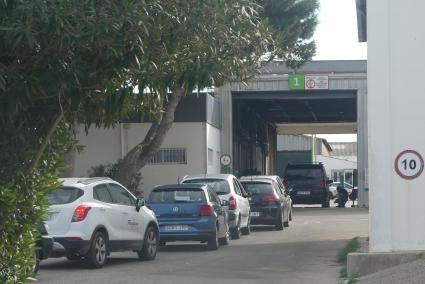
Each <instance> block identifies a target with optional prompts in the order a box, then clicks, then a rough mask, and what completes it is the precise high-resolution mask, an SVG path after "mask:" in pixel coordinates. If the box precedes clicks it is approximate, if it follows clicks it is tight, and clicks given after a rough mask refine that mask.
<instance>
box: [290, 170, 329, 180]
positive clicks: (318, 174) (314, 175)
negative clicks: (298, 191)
mask: <svg viewBox="0 0 425 284" xmlns="http://www.w3.org/2000/svg"><path fill="white" fill-rule="evenodd" d="M285 179H286V180H317V179H323V173H322V171H321V169H318V168H316V169H287V170H286V172H285Z"/></svg>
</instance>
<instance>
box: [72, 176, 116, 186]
mask: <svg viewBox="0 0 425 284" xmlns="http://www.w3.org/2000/svg"><path fill="white" fill-rule="evenodd" d="M105 179H106V180H112V179H111V178H110V177H91V178H83V179H80V180H79V181H77V182H78V183H82V184H84V185H89V184H91V183H94V182H97V181H101V180H105Z"/></svg>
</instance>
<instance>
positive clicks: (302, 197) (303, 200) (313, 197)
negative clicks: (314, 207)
mask: <svg viewBox="0 0 425 284" xmlns="http://www.w3.org/2000/svg"><path fill="white" fill-rule="evenodd" d="M325 198H326V195H325V194H324V193H323V191H319V192H314V191H311V192H310V194H299V193H297V192H291V199H292V203H293V204H321V203H322V202H323V201H324V200H325Z"/></svg>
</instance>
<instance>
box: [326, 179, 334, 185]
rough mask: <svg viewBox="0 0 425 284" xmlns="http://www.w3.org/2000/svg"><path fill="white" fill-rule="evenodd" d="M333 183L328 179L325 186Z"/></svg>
mask: <svg viewBox="0 0 425 284" xmlns="http://www.w3.org/2000/svg"><path fill="white" fill-rule="evenodd" d="M333 182H334V181H333V180H331V179H328V180H327V181H326V184H331V183H333Z"/></svg>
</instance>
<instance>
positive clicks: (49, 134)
mask: <svg viewBox="0 0 425 284" xmlns="http://www.w3.org/2000/svg"><path fill="white" fill-rule="evenodd" d="M62 92H63V86H61V87H60V90H59V93H58V97H59V98H58V100H59V107H60V113H59V114H58V116H57V117H56V119H55V120H54V121H53V123H52V125H51V126H50V129H49V131H48V132H47V135H46V137H44V140H43V143H41V145H40V148H39V149H38V151H37V154H36V155H35V157H34V159H33V160H32V162H31V166H30V168H29V171H28V173H29V174H31V173H32V172H34V170H35V169H36V168H37V166H38V163H39V162H40V159H41V157H42V156H43V154H44V152H45V150H46V148H47V145H48V144H49V142H50V139H51V138H52V136H53V134H54V133H55V131H56V128H57V127H58V125H59V123H60V122H61V121H62V119H63V117H64V115H65V112H64V111H63V108H62V104H61V101H60V98H61V96H62Z"/></svg>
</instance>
